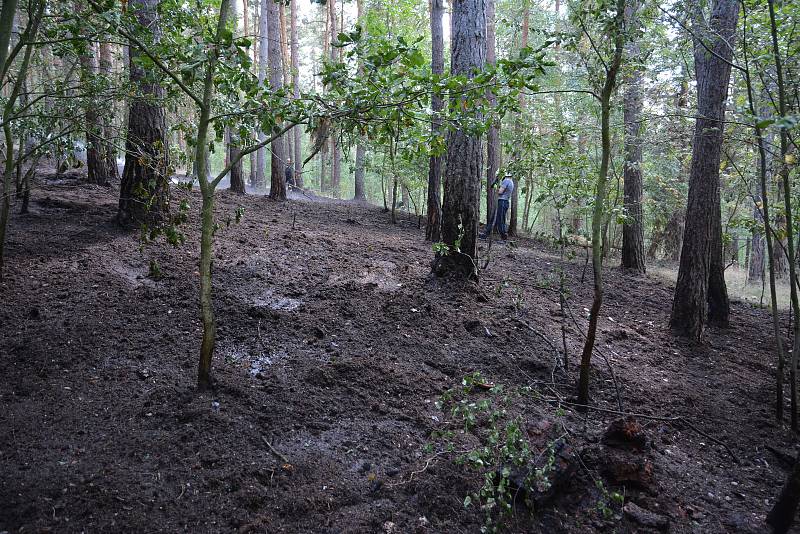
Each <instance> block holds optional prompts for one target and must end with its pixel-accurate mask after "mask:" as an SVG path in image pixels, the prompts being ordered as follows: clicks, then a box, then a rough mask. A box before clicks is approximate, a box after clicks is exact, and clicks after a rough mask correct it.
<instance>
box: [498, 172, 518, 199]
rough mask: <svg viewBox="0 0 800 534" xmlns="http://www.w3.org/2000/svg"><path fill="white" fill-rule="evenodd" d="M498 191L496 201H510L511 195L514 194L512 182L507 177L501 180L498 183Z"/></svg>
mask: <svg viewBox="0 0 800 534" xmlns="http://www.w3.org/2000/svg"><path fill="white" fill-rule="evenodd" d="M500 191H501V192H500V194H499V196H498V197H497V199H498V200H511V194H512V193H513V192H514V180H512V179H511V178H508V177H505V178H503V181H502V182H500Z"/></svg>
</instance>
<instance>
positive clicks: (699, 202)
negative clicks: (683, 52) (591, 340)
mask: <svg viewBox="0 0 800 534" xmlns="http://www.w3.org/2000/svg"><path fill="white" fill-rule="evenodd" d="M712 9H713V13H712V16H711V19H710V20H711V27H710V28H704V27H701V25H702V24H703V22H702V20H703V19H702V15H701V14H698V15H697V16H696V20H695V31H696V33H697V34H698V35H699V36H700V39H703V42H704V43H706V44H705V45H704V44H702V43H700V42H699V40H698V39H695V43H694V56H695V73H696V77H697V116H698V118H697V120H696V123H695V132H694V142H693V147H692V166H691V171H690V175H689V199H688V203H687V208H686V228H685V230H684V237H683V248H682V250H681V260H680V267H679V270H678V282H677V285H676V286H675V297H674V299H673V302H672V316H671V318H670V326H671V327H672V329H673V330H674V331H675V332H676V333H678V334H680V335H686V336H690V337H692V338H694V339H699V338H700V336H701V335H702V334H703V328H704V327H705V323H706V318H707V316H708V313H707V307H708V300H709V297H710V296H712V294H713V297H712V298H713V300H714V307H715V311H714V314H715V318H717V319H719V318H721V317H722V315H723V312H724V310H723V309H722V308H721V306H724V305H726V303H727V295H726V294H725V293H724V291H723V290H724V285H725V280H724V276H723V273H722V272H720V269H719V267H720V266H721V265H720V264H721V262H719V263H717V262H718V258H717V259H715V258H712V253H717V251H718V252H719V254H720V255H721V254H722V247H721V238H722V236H721V224H720V222H719V221H721V215H720V200H719V164H720V155H721V149H722V134H723V129H724V119H725V102H726V100H727V97H728V84H729V82H730V75H731V66H730V61H731V58H732V46H731V43H732V42H733V39H734V38H735V35H734V30H735V28H736V21H737V18H738V16H739V3H738V2H737V1H736V0H715V1H714V4H713V8H712ZM706 46H708V48H710V49H711V50H713V51H714V54H710V53H709V52H708V51H707V50H706V48H705V47H706ZM717 232H719V233H720V235H719V236H718V237H717V236H715V234H716V233H717ZM717 241H719V246H716V243H717ZM711 284H713V286H712V285H711ZM711 287H713V291H711V292H710V291H709V289H710V288H711ZM723 296H724V297H725V298H724V299H723V298H722V297H723ZM723 300H724V302H723Z"/></svg>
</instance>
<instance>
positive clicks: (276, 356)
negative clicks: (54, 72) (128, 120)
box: [0, 180, 796, 532]
mask: <svg viewBox="0 0 800 534" xmlns="http://www.w3.org/2000/svg"><path fill="white" fill-rule="evenodd" d="M116 194H117V191H116V190H115V189H106V188H100V187H92V186H86V185H83V184H81V183H79V182H77V181H70V180H66V181H60V182H57V183H49V184H44V185H43V186H42V187H41V188H39V189H37V190H36V191H35V192H34V198H33V200H32V203H31V208H32V212H31V213H30V214H29V215H27V216H19V215H15V216H14V217H13V219H12V221H11V226H10V234H9V237H8V244H7V262H6V272H5V276H4V278H3V282H2V286H0V302H2V307H1V309H0V325H2V326H1V327H0V353H1V355H0V375H2V376H3V380H2V383H0V403H1V404H2V411H0V429H2V430H0V465H2V473H3V474H2V479H3V480H2V484H1V485H0V503H1V504H0V531H4V530H5V531H9V532H179V531H186V532H231V531H238V532H251V531H252V532H477V531H479V530H480V528H481V526H482V525H483V521H484V516H483V513H482V512H481V511H480V510H479V509H478V507H477V506H475V505H473V506H470V507H469V508H464V506H463V501H464V497H465V496H466V495H467V494H469V493H471V492H473V491H476V490H477V488H479V487H480V485H481V484H482V481H483V475H482V474H481V473H479V472H476V471H473V470H471V469H468V468H466V467H464V466H462V465H457V464H456V463H455V462H454V461H453V460H454V458H453V456H451V455H447V454H442V453H441V451H440V450H438V453H437V452H434V453H430V452H428V451H426V449H425V446H426V444H428V443H431V437H430V436H431V433H432V432H433V431H435V430H437V429H439V428H441V426H442V425H443V424H444V421H446V420H448V418H449V417H450V415H449V414H448V413H443V412H441V411H439V410H438V409H437V407H436V404H435V401H436V400H437V399H438V397H439V396H440V395H441V394H442V393H443V392H444V391H446V390H448V389H450V388H453V387H455V386H458V385H459V384H460V383H461V380H462V377H464V376H465V375H466V374H468V373H471V372H474V371H480V372H481V373H482V375H483V376H484V377H485V380H486V381H489V382H491V383H494V384H503V385H504V386H505V387H506V388H509V389H514V388H520V387H524V386H531V387H532V388H534V389H535V391H537V392H539V395H538V396H536V398H531V399H530V400H529V401H526V404H525V405H524V406H522V407H521V408H520V409H521V412H522V413H524V417H525V420H526V421H525V423H526V427H525V428H526V429H527V430H526V432H527V437H528V438H529V439H530V440H531V443H533V444H534V445H536V446H542V447H543V446H545V444H546V443H548V442H550V441H552V440H554V439H556V438H559V437H560V438H561V439H562V440H563V441H565V442H567V443H568V444H569V448H570V450H571V451H572V453H571V454H572V456H571V458H572V460H570V461H574V462H575V466H574V467H575V470H574V471H572V472H571V473H570V475H569V477H568V479H567V480H563V481H559V482H560V485H559V490H558V492H557V493H556V494H555V495H554V496H553V498H552V499H550V500H548V501H547V502H546V503H544V504H542V505H541V506H539V507H537V509H536V510H535V511H531V510H526V509H525V508H524V506H518V507H515V511H514V517H513V518H512V519H511V521H510V522H508V523H507V528H508V529H509V530H511V531H514V532H591V531H595V530H596V531H608V532H612V531H615V532H649V531H657V530H669V531H671V532H764V531H765V530H766V529H765V525H764V522H763V521H764V517H765V515H766V513H767V511H768V510H769V508H770V506H771V504H772V503H773V500H774V497H775V496H776V495H777V493H778V491H779V489H780V487H781V485H782V483H783V480H784V477H785V475H786V472H787V469H788V468H789V465H788V464H789V461H790V459H791V458H792V457H794V456H795V454H796V449H795V445H794V441H793V439H792V436H791V434H790V433H789V432H788V430H786V428H784V427H783V426H781V425H779V424H777V423H776V422H775V420H774V416H773V405H774V393H773V391H774V381H775V379H774V368H775V361H774V360H775V357H774V353H773V344H772V342H771V341H770V336H769V330H770V328H769V325H770V319H769V315H768V312H767V311H766V310H761V309H756V308H753V307H751V306H749V305H745V304H739V303H735V304H734V306H733V310H732V314H731V316H732V321H733V324H732V325H731V327H730V328H729V329H725V330H719V329H713V328H712V329H710V330H709V331H708V333H707V334H706V337H705V340H704V342H703V343H702V344H699V345H697V344H690V343H688V342H686V341H684V340H681V339H678V338H675V337H673V336H672V335H671V334H670V332H669V330H668V328H667V320H668V316H669V310H670V304H671V288H670V287H668V286H666V285H664V283H663V282H661V281H658V280H655V279H651V278H648V277H645V276H636V275H631V274H627V273H624V272H622V271H620V270H619V269H617V268H615V267H613V266H610V267H608V268H607V270H606V273H605V275H606V280H607V288H606V294H605V304H604V306H603V317H602V319H601V321H600V332H599V343H598V349H599V352H598V353H597V354H596V355H595V357H594V360H593V364H594V369H593V377H592V395H593V401H592V402H593V403H594V404H595V405H596V406H598V407H600V408H602V409H603V410H606V411H599V410H591V411H589V412H587V413H586V414H581V413H579V412H576V411H575V410H573V409H572V407H571V405H570V404H568V402H569V399H570V397H571V395H572V394H573V390H574V382H575V379H576V378H577V367H576V366H577V360H578V357H579V353H580V347H581V345H582V341H583V338H582V334H581V330H583V329H585V325H586V315H587V312H586V309H587V308H588V307H589V303H590V300H591V294H592V288H591V268H590V267H589V268H588V270H587V272H586V273H585V275H586V276H585V277H584V276H582V275H583V271H584V263H583V257H582V254H583V251H582V250H581V249H578V250H577V257H574V258H572V259H565V260H561V259H559V257H558V256H557V255H556V254H555V253H554V252H553V251H551V250H547V249H546V248H545V247H542V246H539V245H537V244H536V243H533V242H530V241H527V240H519V241H517V242H516V243H515V245H503V244H497V243H495V244H493V246H492V261H491V263H490V265H489V267H488V269H487V270H486V271H485V272H484V273H483V276H482V278H481V281H480V284H479V285H477V286H476V285H474V284H455V283H452V282H445V281H441V280H437V279H434V278H432V277H431V275H430V274H429V272H430V260H431V258H432V252H431V247H430V245H429V244H426V243H425V242H424V240H423V235H424V232H423V230H420V229H419V228H418V224H417V221H416V219H415V218H414V217H413V216H410V215H406V214H402V215H401V216H400V221H399V223H398V224H397V225H392V224H390V222H389V216H388V214H386V213H384V212H383V211H382V210H381V209H379V208H377V207H374V206H369V205H364V204H356V203H350V202H315V201H313V199H309V198H305V197H304V198H302V199H300V200H293V201H289V202H286V203H273V202H269V201H268V200H266V199H265V198H264V197H256V196H250V195H248V196H246V197H238V196H235V195H233V194H230V193H229V192H227V191H222V192H220V194H219V201H218V204H217V217H218V221H219V222H220V223H221V227H220V229H219V231H218V232H217V237H216V239H217V244H216V249H215V260H214V294H215V305H216V313H217V318H218V321H219V330H218V342H217V347H216V356H215V360H214V372H215V378H216V387H215V389H214V391H212V392H207V393H199V392H198V391H197V390H196V388H195V373H196V365H197V356H198V350H199V343H200V323H199V317H198V315H199V311H198V296H197V295H198V275H197V257H198V245H197V243H198V232H197V231H196V227H197V216H196V213H195V212H196V211H197V208H198V207H199V197H198V196H197V195H196V194H187V193H182V192H177V191H176V192H174V196H175V197H176V198H177V197H182V198H183V197H185V198H188V199H189V200H190V202H191V203H192V216H191V218H190V223H189V224H188V225H187V227H186V229H185V230H186V232H187V242H186V244H184V245H183V246H180V247H177V248H174V247H171V246H170V245H167V244H164V243H157V244H152V245H147V246H144V247H140V243H139V234H138V233H137V232H133V233H130V232H127V233H126V232H123V231H122V230H120V229H119V228H117V226H116V225H115V224H114V222H113V217H114V214H115V208H116ZM240 205H241V206H243V207H244V208H245V213H244V218H243V220H242V222H241V223H240V224H236V223H235V222H233V223H232V224H231V225H230V226H229V227H228V226H227V224H226V222H227V220H228V219H230V220H233V219H234V218H235V214H234V212H235V210H236V208H237V207H238V206H240ZM485 246H486V245H484V247H485ZM151 260H156V261H157V262H158V264H159V266H160V268H161V270H162V271H163V276H162V277H161V278H158V279H154V278H152V277H149V276H148V272H149V264H150V262H151ZM608 263H609V264H610V265H611V264H616V260H613V259H610V260H609V261H608ZM560 270H563V272H564V273H565V276H566V284H567V288H568V290H569V295H568V302H569V310H570V311H571V313H572V316H573V317H574V320H575V322H574V323H573V320H572V317H570V315H569V313H568V314H567V317H566V318H565V317H563V315H562V313H561V310H560V308H559V304H558V302H559V298H558V272H559V271H560ZM526 324H527V325H529V326H530V327H531V328H528V326H526ZM562 324H566V339H567V346H568V356H569V359H570V362H569V369H568V373H566V374H565V373H564V371H563V369H560V368H559V366H558V365H557V362H558V360H559V359H560V357H558V356H557V355H556V353H554V351H553V349H552V348H551V347H550V345H549V344H548V343H546V342H545V341H544V340H543V339H542V336H543V337H544V338H546V339H547V340H549V341H550V342H551V343H552V344H554V345H555V346H556V347H557V348H559V349H560V348H561V345H562V340H561V326H562ZM576 324H577V325H578V326H579V327H580V328H577V327H576V326H575V325H576ZM601 353H602V354H601ZM603 355H605V356H606V357H607V358H608V363H609V365H606V363H605V362H604V360H603V357H602V356H603ZM611 368H613V370H614V376H615V377H616V381H617V382H618V389H619V396H620V401H621V404H622V408H623V409H622V411H624V412H635V413H637V414H639V416H638V417H637V418H636V420H637V421H638V424H640V425H641V428H640V431H641V434H642V435H643V436H644V437H643V438H642V439H643V440H644V441H642V443H640V445H641V447H638V448H634V449H633V450H632V452H631V451H625V450H623V449H620V448H619V446H618V444H617V445H615V444H614V443H613V440H611V441H609V440H608V439H606V440H604V439H602V436H603V434H604V432H605V431H606V429H607V428H608V427H609V425H610V424H611V423H612V422H613V421H614V420H617V419H619V418H620V416H619V414H615V413H613V411H619V405H618V401H617V393H616V388H615V386H614V377H612V375H611V373H610V369H611ZM646 416H652V417H665V418H669V417H676V416H682V417H685V420H683V421H671V422H670V421H663V420H660V419H652V418H648V417H646ZM473 438H474V436H473V437H470V436H466V435H465V436H464V442H465V443H469V442H473V443H474V441H475V440H474V439H473ZM470 439H471V440H472V441H470ZM267 442H269V443H270V444H271V447H270V446H268V445H267ZM721 443H724V444H725V445H727V446H728V447H729V448H730V451H731V452H732V453H733V455H735V457H736V459H734V458H733V456H732V455H731V454H730V453H729V452H728V451H727V450H726V448H725V447H723V446H722V445H721ZM537 444H538V445H537ZM434 451H437V449H436V444H435V443H434ZM281 455H282V456H283V457H284V458H281V457H280V456H281ZM620 458H621V459H620ZM494 467H495V466H492V468H494ZM598 480H599V481H602V482H603V487H605V488H607V489H608V490H609V491H612V490H616V491H620V492H621V493H624V496H625V501H626V503H627V504H628V506H626V511H625V512H623V511H622V510H621V507H620V506H619V504H613V505H612V511H613V513H612V514H611V515H604V514H602V513H601V509H600V507H598V505H597V504H598V502H601V501H602V493H601V490H600V489H598V486H597V485H596V481H598ZM632 504H633V505H636V506H631V505H632ZM641 510H644V511H645V512H648V513H650V514H651V515H655V516H657V519H658V521H661V522H660V523H659V522H658V521H656V523H653V524H651V525H650V526H648V524H647V518H646V517H644V518H643V516H642V512H641ZM663 521H667V522H668V524H664V522H663Z"/></svg>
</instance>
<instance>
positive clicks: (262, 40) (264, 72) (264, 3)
mask: <svg viewBox="0 0 800 534" xmlns="http://www.w3.org/2000/svg"><path fill="white" fill-rule="evenodd" d="M271 3H274V2H273V1H272V0H261V5H260V6H259V12H258V83H259V85H262V86H263V85H264V83H265V82H266V81H267V80H268V79H269V74H268V70H269V62H268V56H267V52H268V50H269V46H268V39H269V35H268V31H267V21H268V20H269V5H270V4H271ZM266 138H267V136H266V134H265V133H264V132H258V140H259V142H263V141H264V140H265V139H266ZM266 167H267V149H266V148H265V147H262V148H259V149H258V150H257V151H256V176H255V179H254V180H253V186H254V187H255V188H256V189H261V190H263V189H265V188H266V186H267V177H266Z"/></svg>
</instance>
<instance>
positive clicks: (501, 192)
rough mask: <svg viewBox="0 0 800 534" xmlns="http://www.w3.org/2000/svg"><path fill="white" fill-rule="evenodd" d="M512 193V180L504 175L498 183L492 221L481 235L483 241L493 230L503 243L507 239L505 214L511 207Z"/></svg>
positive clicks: (509, 176)
mask: <svg viewBox="0 0 800 534" xmlns="http://www.w3.org/2000/svg"><path fill="white" fill-rule="evenodd" d="M512 193H514V180H512V179H511V175H510V174H506V175H505V176H504V177H503V181H502V182H500V188H499V189H498V190H497V208H496V209H495V210H494V220H493V221H492V223H491V224H487V225H486V231H485V232H484V234H483V237H484V239H485V238H487V237H489V235H490V234H491V233H492V230H494V229H495V228H496V229H497V232H498V233H499V234H500V237H501V238H502V239H503V241H505V240H506V239H508V231H507V227H506V213H508V208H509V206H510V205H511V195H512Z"/></svg>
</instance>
